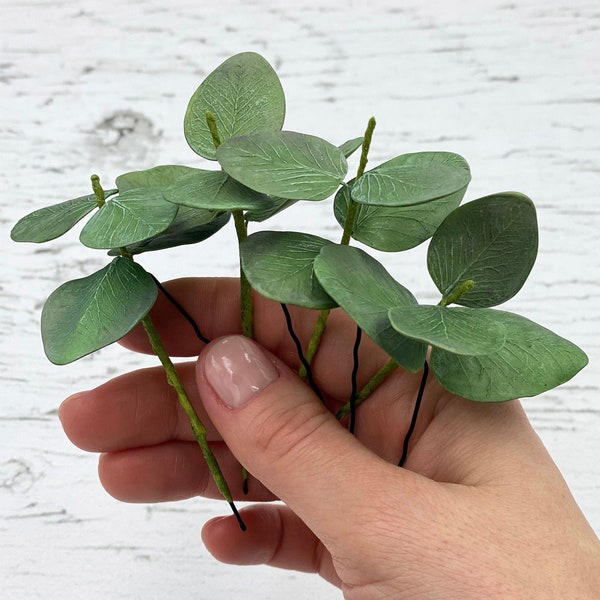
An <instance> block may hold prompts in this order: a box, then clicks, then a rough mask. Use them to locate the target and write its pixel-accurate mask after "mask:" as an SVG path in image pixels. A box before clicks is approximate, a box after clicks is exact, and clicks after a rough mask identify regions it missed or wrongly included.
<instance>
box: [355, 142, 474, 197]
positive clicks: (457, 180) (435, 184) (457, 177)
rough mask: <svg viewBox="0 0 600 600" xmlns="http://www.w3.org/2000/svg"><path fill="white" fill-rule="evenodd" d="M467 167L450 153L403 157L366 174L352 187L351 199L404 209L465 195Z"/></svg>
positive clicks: (461, 159)
mask: <svg viewBox="0 0 600 600" xmlns="http://www.w3.org/2000/svg"><path fill="white" fill-rule="evenodd" d="M470 181H471V171H470V170H469V165H468V164H467V162H466V161H465V159H464V158H462V156H459V155H458V154H453V153H451V152H416V153H413V154H403V155H401V156H397V157H396V158H393V159H392V160H389V161H387V162H385V163H383V164H381V165H379V166H377V167H375V168H374V169H372V170H371V171H367V172H366V173H365V174H364V175H363V176H362V177H361V178H360V179H359V180H358V181H357V182H356V184H355V185H354V186H353V187H352V199H353V200H354V201H355V202H359V203H361V204H371V205H377V206H408V205H411V204H420V203H422V202H429V201H431V200H436V199H438V198H444V197H445V196H449V195H450V194H454V193H456V192H459V191H463V192H464V191H465V190H466V188H467V186H468V185H469V182H470Z"/></svg>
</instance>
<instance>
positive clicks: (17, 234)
mask: <svg viewBox="0 0 600 600" xmlns="http://www.w3.org/2000/svg"><path fill="white" fill-rule="evenodd" d="M97 206H98V202H97V200H96V196H95V195H94V194H89V195H87V196H81V198H73V199H72V200H67V201H65V202H60V203H59V204H53V205H52V206H45V207H44V208H40V209H38V210H35V211H33V212H32V213H29V214H28V215H26V216H24V217H23V218H22V219H19V221H17V223H16V224H15V226H14V227H13V228H12V231H11V232H10V237H11V239H12V240H13V241H15V242H35V243H38V244H39V243H42V242H48V241H50V240H54V239H56V238H57V237H60V236H61V235H63V234H65V233H67V231H69V230H70V229H71V228H72V227H73V226H74V225H76V224H77V223H78V222H79V221H81V219H83V217H85V216H86V215H88V214H89V213H91V212H92V211H93V210H94V208H96V207H97Z"/></svg>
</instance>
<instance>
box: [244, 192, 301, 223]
mask: <svg viewBox="0 0 600 600" xmlns="http://www.w3.org/2000/svg"><path fill="white" fill-rule="evenodd" d="M269 199H270V201H271V205H270V206H268V207H265V208H253V209H251V210H249V211H247V212H246V213H244V218H245V219H246V221H254V222H256V223H262V222H263V221H266V220H267V219H270V218H271V217H273V216H274V215H276V214H278V213H280V212H281V211H283V210H285V209H286V208H289V207H290V206H293V205H294V204H296V202H298V200H288V199H287V198H273V197H272V196H269Z"/></svg>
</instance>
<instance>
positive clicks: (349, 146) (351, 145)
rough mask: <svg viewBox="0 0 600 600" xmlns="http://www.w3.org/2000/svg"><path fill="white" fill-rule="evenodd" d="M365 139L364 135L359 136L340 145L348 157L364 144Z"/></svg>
mask: <svg viewBox="0 0 600 600" xmlns="http://www.w3.org/2000/svg"><path fill="white" fill-rule="evenodd" d="M363 139H364V138H362V137H357V138H354V139H352V140H348V141H346V142H344V143H343V144H342V145H341V146H339V149H340V150H341V151H342V152H343V153H344V156H345V157H346V158H349V157H350V156H352V155H353V154H354V153H355V152H356V151H357V150H358V149H359V148H360V147H361V146H362V143H363Z"/></svg>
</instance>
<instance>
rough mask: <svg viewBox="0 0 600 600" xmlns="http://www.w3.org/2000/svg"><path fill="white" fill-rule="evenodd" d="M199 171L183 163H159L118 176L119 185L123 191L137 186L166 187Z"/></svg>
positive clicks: (120, 190)
mask: <svg viewBox="0 0 600 600" xmlns="http://www.w3.org/2000/svg"><path fill="white" fill-rule="evenodd" d="M198 171H199V169H193V168H192V167H186V166H183V165H159V166H158V167H152V169H146V170H144V171H131V172H130V173H123V175H119V176H118V177H117V187H118V188H119V192H121V193H123V192H126V191H128V190H135V189H137V188H158V187H161V188H165V187H168V186H169V185H171V184H172V183H174V182H175V181H177V180H178V179H181V178H182V177H185V176H186V175H190V174H192V173H197V172H198Z"/></svg>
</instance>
